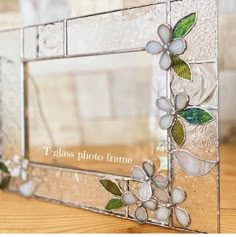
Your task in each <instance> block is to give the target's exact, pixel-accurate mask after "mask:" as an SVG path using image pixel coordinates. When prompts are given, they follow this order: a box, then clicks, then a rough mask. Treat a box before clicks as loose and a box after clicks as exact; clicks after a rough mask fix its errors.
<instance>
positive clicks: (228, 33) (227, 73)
mask: <svg viewBox="0 0 236 237" xmlns="http://www.w3.org/2000/svg"><path fill="white" fill-rule="evenodd" d="M134 2H135V3H134ZM141 2H142V4H143V3H145V0H142V1H141ZM132 3H133V5H139V0H135V1H133V0H113V1H110V0H96V1H94V0H41V1H39V0H8V1H5V0H0V30H1V29H10V28H15V27H21V26H28V25H33V24H40V23H47V22H52V21H56V20H61V19H64V18H71V17H77V16H82V15H88V14H93V13H97V12H104V11H109V10H114V9H120V8H125V7H130V6H132ZM218 4H219V49H220V51H219V55H220V58H219V79H220V140H221V142H224V143H234V142H236V110H234V101H235V88H236V44H235V40H236V28H235V27H234V25H233V24H232V22H234V21H235V20H236V0H227V3H226V1H225V0H218ZM95 65H96V66H95ZM42 68H43V70H42ZM152 68H153V62H152V61H151V60H150V57H147V56H146V54H145V53H135V54H129V55H128V54H127V55H125V54H124V55H111V56H105V57H103V56H101V57H99V58H98V57H91V58H89V59H87V58H84V59H83V58H82V59H80V60H78V59H77V60H76V59H72V60H70V61H68V60H66V62H65V60H64V61H63V60H60V61H58V62H57V63H56V64H55V63H54V64H52V63H50V62H40V63H37V62H33V63H29V79H30V81H31V82H30V83H29V98H30V100H29V107H30V111H29V117H30V118H31V119H30V120H29V121H31V122H30V123H29V133H30V143H31V144H33V145H34V146H37V147H42V146H43V145H44V144H51V145H55V146H57V147H59V146H63V145H64V146H66V147H67V148H68V147H69V148H70V149H72V150H73V149H74V148H73V147H78V146H81V148H83V146H87V147H88V146H90V151H93V147H94V146H96V151H99V152H100V153H104V152H105V151H107V147H106V149H105V150H103V149H104V144H106V146H110V149H111V150H110V151H111V152H112V153H114V154H117V155H118V154H119V155H123V156H130V155H131V156H134V155H135V157H136V158H137V160H138V159H139V156H140V161H141V160H142V157H149V156H152V155H154V154H153V150H152V147H155V143H156V134H157V130H158V126H157V121H156V117H157V115H156V112H155V111H156V110H155V108H151V107H150V104H153V103H150V102H151V101H152V100H155V99H156V91H153V88H154V89H155V88H156V86H157V85H154V84H153V83H154V81H155V80H154V79H155V78H153V76H152V75H153V72H152ZM94 73H96V80H97V78H98V79H99V83H94V79H95V78H94ZM159 76H160V75H159ZM49 78H50V80H49ZM133 80H135V81H133ZM144 88H145V89H144ZM37 91H39V92H40V95H36V92H37ZM72 92H73V93H72ZM124 94H126V95H128V97H126V99H125V100H124V96H123V95H124ZM91 95H93V96H92V97H91ZM68 121H70V122H69V123H68ZM127 128H129V133H126V136H124V131H126V130H127ZM61 131H66V132H63V133H62V132H61ZM75 131H76V132H75ZM101 133H102V136H101ZM159 134H160V137H159V143H160V140H161V139H162V138H161V136H163V138H164V137H165V134H163V133H159ZM114 144H116V147H112V145H114ZM124 144H129V145H130V146H129V148H128V149H121V147H120V146H122V145H124ZM135 144H139V146H138V147H139V149H138V148H137V146H136V147H135V146H134V145H135ZM140 144H142V145H143V146H140ZM99 146H100V148H99V149H98V147H99ZM117 146H118V147H117ZM31 147H32V146H31ZM121 150H122V151H123V152H121ZM159 150H161V148H159ZM37 152H39V151H37V150H35V149H31V150H30V157H34V161H36V162H40V159H41V158H40V157H41V155H40V154H41V151H40V153H39V154H38V156H37ZM162 155H164V154H159V156H162ZM137 156H138V157H137ZM120 168H121V169H122V167H120ZM126 168H127V172H128V170H129V169H130V167H129V166H127V167H126ZM105 171H107V170H105ZM119 172H120V171H119V170H118V173H119ZM125 174H126V172H125Z"/></svg>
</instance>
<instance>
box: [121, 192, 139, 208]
mask: <svg viewBox="0 0 236 237" xmlns="http://www.w3.org/2000/svg"><path fill="white" fill-rule="evenodd" d="M121 199H122V201H123V202H124V203H125V204H126V205H128V206H129V205H133V204H135V203H137V202H138V198H137V197H136V196H135V195H134V194H133V193H131V192H125V193H123V195H122V197H121Z"/></svg>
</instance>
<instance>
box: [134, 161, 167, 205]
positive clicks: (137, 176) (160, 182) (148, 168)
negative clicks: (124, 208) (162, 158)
mask: <svg viewBox="0 0 236 237" xmlns="http://www.w3.org/2000/svg"><path fill="white" fill-rule="evenodd" d="M154 173H155V166H154V165H153V163H152V162H151V161H149V160H146V161H144V162H143V165H142V168H141V167H138V166H135V167H134V168H133V169H132V170H131V177H132V178H133V179H134V180H136V181H139V182H142V185H141V186H140V188H139V189H138V197H139V199H140V200H142V201H148V200H149V199H150V198H151V197H152V195H153V189H152V184H153V185H154V187H157V188H160V189H165V188H167V186H168V180H167V179H166V178H165V177H163V176H161V175H156V176H154Z"/></svg>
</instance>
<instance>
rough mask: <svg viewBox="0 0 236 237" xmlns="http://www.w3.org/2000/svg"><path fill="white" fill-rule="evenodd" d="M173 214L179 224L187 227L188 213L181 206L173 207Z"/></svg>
mask: <svg viewBox="0 0 236 237" xmlns="http://www.w3.org/2000/svg"><path fill="white" fill-rule="evenodd" d="M175 215H176V219H177V221H178V222H179V224H180V225H182V226H183V227H188V226H189V225H190V223H191V218H190V216H189V214H188V213H187V212H186V211H185V210H184V209H182V208H179V207H176V208H175Z"/></svg>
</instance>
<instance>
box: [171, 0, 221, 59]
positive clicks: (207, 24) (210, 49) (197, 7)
mask: <svg viewBox="0 0 236 237" xmlns="http://www.w3.org/2000/svg"><path fill="white" fill-rule="evenodd" d="M171 9H172V11H171V24H172V25H173V26H174V25H175V24H176V23H177V22H178V21H179V20H180V19H181V18H182V17H184V16H186V15H188V14H190V13H192V12H196V13H197V23H196V26H195V27H194V28H193V29H192V31H191V32H190V33H189V34H188V35H187V36H186V37H185V39H186V41H187V50H186V52H185V53H184V55H183V58H184V59H186V60H188V61H198V60H216V58H217V17H216V14H217V7H216V1H215V0H209V1H206V0H197V1H192V0H182V1H175V2H172V3H171ZM209 9H210V10H209Z"/></svg>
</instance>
